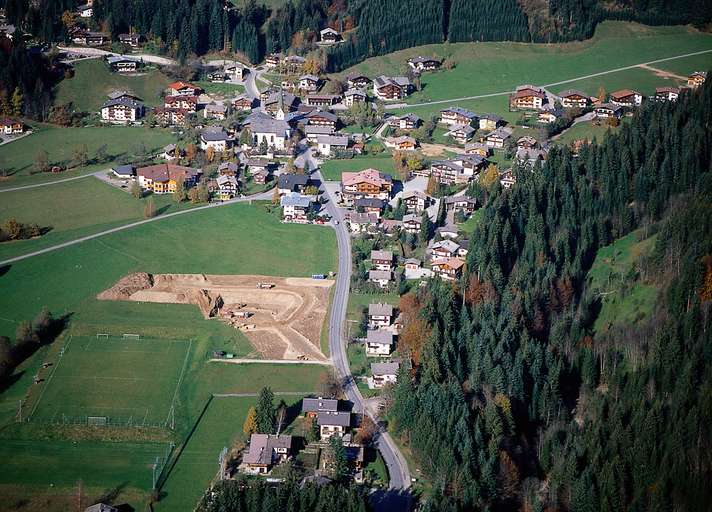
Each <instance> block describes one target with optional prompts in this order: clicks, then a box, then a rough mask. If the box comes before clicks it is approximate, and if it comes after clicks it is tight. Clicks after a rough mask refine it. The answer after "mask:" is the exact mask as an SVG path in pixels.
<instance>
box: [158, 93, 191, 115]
mask: <svg viewBox="0 0 712 512" xmlns="http://www.w3.org/2000/svg"><path fill="white" fill-rule="evenodd" d="M163 107H164V108H174V109H181V110H185V111H186V112H191V113H192V112H195V111H197V110H198V97H197V96H183V95H178V96H166V97H165V98H163Z"/></svg>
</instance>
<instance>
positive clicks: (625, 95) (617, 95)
mask: <svg viewBox="0 0 712 512" xmlns="http://www.w3.org/2000/svg"><path fill="white" fill-rule="evenodd" d="M609 101H610V102H611V103H613V104H614V105H618V106H619V107H629V108H632V107H639V106H640V105H641V104H642V103H643V95H642V94H640V93H639V92H637V91H631V90H630V89H623V90H620V91H616V92H612V93H611V94H610V100H609Z"/></svg>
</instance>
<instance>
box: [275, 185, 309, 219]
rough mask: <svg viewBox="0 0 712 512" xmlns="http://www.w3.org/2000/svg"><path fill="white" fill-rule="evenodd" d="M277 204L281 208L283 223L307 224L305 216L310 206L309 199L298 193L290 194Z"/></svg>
mask: <svg viewBox="0 0 712 512" xmlns="http://www.w3.org/2000/svg"><path fill="white" fill-rule="evenodd" d="M279 204H280V206H281V207H282V218H283V219H284V221H285V222H297V223H306V222H308V218H307V216H308V215H309V210H310V209H311V205H312V198H311V197H309V196H305V195H302V194H300V193H299V192H290V193H288V194H285V195H283V196H282V197H281V198H280V200H279Z"/></svg>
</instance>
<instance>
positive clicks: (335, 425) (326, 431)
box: [316, 411, 351, 441]
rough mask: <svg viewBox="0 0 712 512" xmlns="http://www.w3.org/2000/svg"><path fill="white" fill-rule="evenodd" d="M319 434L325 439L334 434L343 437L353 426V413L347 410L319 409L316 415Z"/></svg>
mask: <svg viewBox="0 0 712 512" xmlns="http://www.w3.org/2000/svg"><path fill="white" fill-rule="evenodd" d="M316 424H317V425H318V426H319V435H320V436H321V439H322V440H323V441H325V440H327V439H331V437H333V436H337V437H343V436H344V434H346V433H347V432H348V431H349V428H350V427H351V413H350V412H347V411H319V412H318V413H317V416H316Z"/></svg>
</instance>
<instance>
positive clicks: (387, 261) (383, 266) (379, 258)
mask: <svg viewBox="0 0 712 512" xmlns="http://www.w3.org/2000/svg"><path fill="white" fill-rule="evenodd" d="M371 267H372V268H374V269H375V270H388V271H390V270H393V253H392V252H391V251H377V250H373V251H371Z"/></svg>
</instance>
